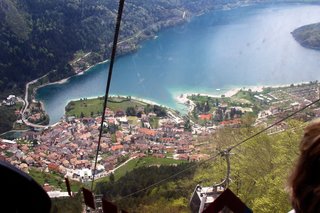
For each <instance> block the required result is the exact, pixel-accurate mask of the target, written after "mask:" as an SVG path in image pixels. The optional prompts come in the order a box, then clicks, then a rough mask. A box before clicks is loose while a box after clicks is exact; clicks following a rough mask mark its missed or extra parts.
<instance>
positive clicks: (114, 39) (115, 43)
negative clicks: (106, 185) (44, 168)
mask: <svg viewBox="0 0 320 213" xmlns="http://www.w3.org/2000/svg"><path fill="white" fill-rule="evenodd" d="M124 1H125V0H120V1H119V8H118V15H117V23H116V28H115V33H114V38H113V45H112V52H111V58H110V65H109V73H108V80H107V85H106V91H105V95H104V102H103V109H102V118H101V123H100V131H99V139H98V146H97V152H96V156H95V161H94V169H93V175H92V183H91V191H92V190H93V183H94V178H95V174H96V169H97V161H98V155H99V150H100V143H101V137H102V131H103V123H104V119H105V110H106V108H107V102H108V96H109V90H110V84H111V78H112V71H113V64H114V60H115V56H116V51H117V43H118V37H119V32H120V24H121V19H122V13H123V7H124Z"/></svg>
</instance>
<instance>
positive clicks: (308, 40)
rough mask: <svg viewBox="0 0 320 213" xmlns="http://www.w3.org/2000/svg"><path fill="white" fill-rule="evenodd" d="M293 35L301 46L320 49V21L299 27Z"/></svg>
mask: <svg viewBox="0 0 320 213" xmlns="http://www.w3.org/2000/svg"><path fill="white" fill-rule="evenodd" d="M292 35H293V37H294V38H295V39H296V41H297V42H299V44H301V46H303V47H306V48H310V49H315V50H320V23H316V24H310V25H305V26H302V27H299V28H297V29H295V30H294V31H293V32H292Z"/></svg>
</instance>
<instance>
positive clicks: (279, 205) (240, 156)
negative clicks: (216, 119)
mask: <svg viewBox="0 0 320 213" xmlns="http://www.w3.org/2000/svg"><path fill="white" fill-rule="evenodd" d="M287 125H288V130H286V131H283V132H279V133H276V134H261V135H259V136H257V137H255V138H253V139H252V140H250V141H248V142H246V143H245V144H243V145H241V146H239V147H237V148H236V149H234V150H232V152H231V155H230V161H231V176H230V179H231V183H230V189H231V190H232V191H233V192H234V193H235V194H236V195H237V196H239V197H240V198H241V199H242V200H243V201H244V202H245V203H246V205H247V206H248V207H250V208H251V209H252V210H253V212H263V213H267V212H270V213H271V212H288V211H289V210H290V209H292V207H291V205H290V200H289V190H288V186H287V181H288V177H289V175H290V172H291V169H292V168H293V165H294V162H295V159H296V158H297V156H298V144H299V142H300V138H301V136H302V133H303V128H304V126H305V124H304V123H301V122H300V121H295V120H291V121H289V122H288V123H287ZM259 130H260V129H259V128H257V127H248V126H243V127H242V128H239V129H234V128H225V129H221V130H219V131H218V132H217V133H216V134H215V135H214V136H213V137H210V143H209V144H207V145H206V147H205V151H206V152H207V153H208V154H211V155H214V154H215V153H216V151H217V150H223V149H225V148H226V147H229V146H230V145H233V144H236V143H237V142H239V141H241V140H243V139H245V138H247V137H248V136H249V135H252V134H253V133H255V132H257V131H259ZM197 164H198V165H197V166H196V167H194V166H193V165H194V164H182V165H180V166H177V167H173V166H171V167H170V166H161V167H159V168H158V167H148V168H138V169H135V170H133V171H132V172H130V173H128V174H126V175H125V176H124V177H123V178H120V179H119V180H117V181H115V180H114V178H112V177H111V176H110V180H109V182H107V183H99V184H97V186H96V192H97V193H98V194H99V193H102V194H104V195H105V196H106V197H107V199H108V200H110V201H114V202H116V203H117V204H118V205H119V206H120V207H121V208H122V209H126V210H129V211H130V212H164V213H165V212H190V210H189V207H188V203H189V199H190V197H191V194H192V192H193V190H194V188H195V186H196V185H197V184H201V185H202V186H211V185H212V184H214V183H218V182H220V180H221V179H223V178H224V177H225V173H226V162H225V158H223V157H217V158H214V159H213V160H210V161H207V162H205V163H197ZM189 166H192V168H191V169H190V170H187V172H185V173H182V174H179V175H178V176H177V177H175V178H172V179H168V180H166V181H163V182H162V183H161V184H159V185H156V186H154V187H150V188H148V189H147V190H145V191H142V192H139V193H137V194H134V195H132V196H128V197H125V198H124V199H121V198H122V197H124V196H126V195H130V194H131V193H133V192H136V191H138V190H140V189H143V188H145V187H147V186H149V185H151V184H153V183H155V182H157V181H159V180H163V179H165V178H167V177H168V176H170V175H172V174H175V173H177V172H179V171H181V170H184V169H186V168H188V167H189Z"/></svg>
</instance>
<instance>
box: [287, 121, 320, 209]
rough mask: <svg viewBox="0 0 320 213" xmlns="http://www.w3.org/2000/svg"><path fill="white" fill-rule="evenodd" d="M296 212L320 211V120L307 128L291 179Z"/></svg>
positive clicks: (292, 201) (293, 204) (292, 198)
mask: <svg viewBox="0 0 320 213" xmlns="http://www.w3.org/2000/svg"><path fill="white" fill-rule="evenodd" d="M289 185H290V190H291V203H292V207H293V209H294V211H291V212H296V213H311V212H312V213H314V212H320V120H317V121H314V122H312V123H311V124H309V125H308V126H307V127H306V128H305V132H304V136H303V138H302V140H301V143H300V156H299V158H298V161H297V163H296V165H295V167H294V170H293V172H292V174H291V177H290V180H289Z"/></svg>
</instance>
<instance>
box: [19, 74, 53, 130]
mask: <svg viewBox="0 0 320 213" xmlns="http://www.w3.org/2000/svg"><path fill="white" fill-rule="evenodd" d="M47 75H48V74H46V75H44V76H42V77H40V78H37V79H35V80H33V81H30V82H28V83H27V84H26V91H25V95H24V100H22V101H23V102H24V107H23V110H22V112H21V119H22V121H23V123H24V124H25V125H27V126H31V127H34V128H46V127H48V126H45V125H39V124H33V123H30V122H29V121H28V119H27V118H26V117H25V112H26V110H27V109H28V107H29V101H28V96H29V94H28V93H29V86H30V84H34V83H36V82H37V81H38V80H39V79H41V78H43V77H45V76H47Z"/></svg>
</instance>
